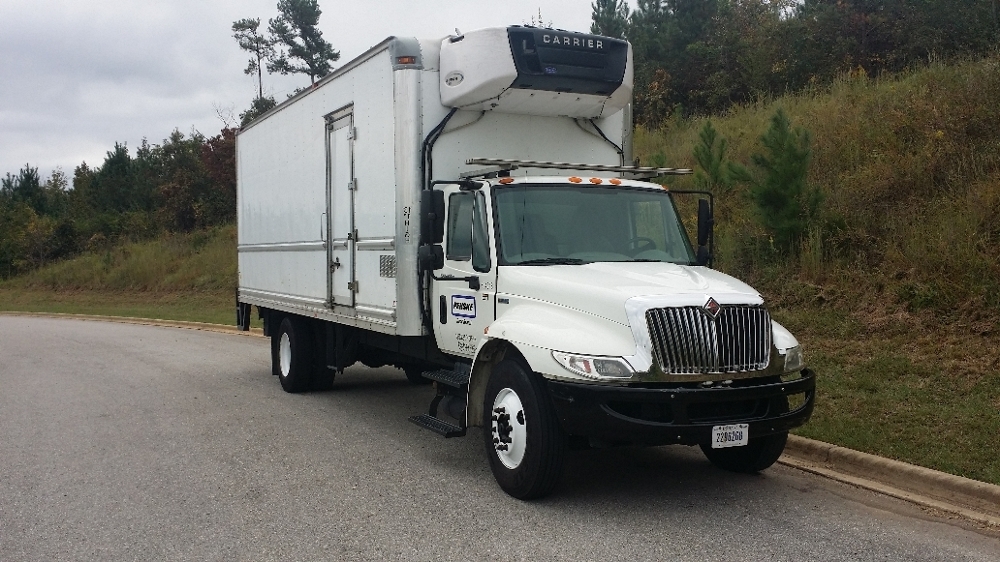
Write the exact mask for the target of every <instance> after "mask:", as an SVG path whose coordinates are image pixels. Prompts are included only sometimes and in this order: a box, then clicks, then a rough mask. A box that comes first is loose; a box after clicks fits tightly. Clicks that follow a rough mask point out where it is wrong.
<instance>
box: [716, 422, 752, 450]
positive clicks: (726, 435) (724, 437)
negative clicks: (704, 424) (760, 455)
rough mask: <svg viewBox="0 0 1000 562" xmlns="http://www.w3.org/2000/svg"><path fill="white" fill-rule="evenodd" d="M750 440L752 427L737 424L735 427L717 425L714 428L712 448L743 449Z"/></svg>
mask: <svg viewBox="0 0 1000 562" xmlns="http://www.w3.org/2000/svg"><path fill="white" fill-rule="evenodd" d="M749 438H750V425H749V424H745V423H737V424H733V425H716V426H713V427H712V448H713V449H724V448H726V447H743V446H745V445H746V444H747V440H748V439H749Z"/></svg>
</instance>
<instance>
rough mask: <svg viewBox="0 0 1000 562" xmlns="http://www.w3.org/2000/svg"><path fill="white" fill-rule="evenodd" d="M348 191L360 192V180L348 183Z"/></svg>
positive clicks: (355, 179)
mask: <svg viewBox="0 0 1000 562" xmlns="http://www.w3.org/2000/svg"><path fill="white" fill-rule="evenodd" d="M347 189H348V190H349V191H357V190H358V178H354V179H353V180H351V181H350V182H348V183H347Z"/></svg>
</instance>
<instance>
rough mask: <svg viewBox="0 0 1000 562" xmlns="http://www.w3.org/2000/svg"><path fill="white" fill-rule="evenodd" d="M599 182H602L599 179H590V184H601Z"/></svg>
mask: <svg viewBox="0 0 1000 562" xmlns="http://www.w3.org/2000/svg"><path fill="white" fill-rule="evenodd" d="M601 181H603V180H601V178H590V183H593V184H598V183H601Z"/></svg>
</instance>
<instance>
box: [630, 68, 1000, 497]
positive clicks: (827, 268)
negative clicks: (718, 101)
mask: <svg viewBox="0 0 1000 562" xmlns="http://www.w3.org/2000/svg"><path fill="white" fill-rule="evenodd" d="M998 99H1000V60H998V59H996V58H994V59H989V60H986V61H979V62H974V63H966V64H960V65H953V66H945V65H934V66H932V67H931V68H928V69H924V70H921V71H918V72H913V73H910V74H906V75H903V76H897V77H893V78H891V79H890V78H885V79H872V78H869V77H865V76H848V77H844V78H843V79H842V80H840V81H838V82H837V83H836V84H834V85H833V86H832V87H830V88H826V89H822V90H817V91H814V92H809V93H805V94H801V95H796V96H786V97H782V98H780V99H776V100H768V101H764V102H760V103H757V104H755V105H753V106H750V107H746V108H741V109H738V110H734V111H732V112H731V113H730V114H728V115H726V116H722V117H716V118H712V123H713V125H714V126H715V128H716V129H717V130H718V131H719V133H720V135H721V136H723V137H725V138H726V139H728V142H729V156H730V158H731V159H732V160H734V161H737V162H740V163H743V164H745V165H749V164H750V155H751V154H752V153H754V152H762V148H761V147H760V146H759V143H758V139H759V137H760V135H761V134H762V133H763V132H764V131H765V130H766V129H767V127H768V120H769V118H770V117H771V116H772V115H773V114H774V112H775V110H776V109H777V108H778V107H781V108H784V110H785V111H786V112H787V114H788V115H789V116H790V117H791V119H792V121H793V125H794V126H799V127H804V128H805V129H807V130H808V131H810V132H811V133H812V138H813V142H812V147H813V158H812V165H811V167H810V178H809V179H810V182H811V183H812V184H813V185H818V186H819V187H821V188H822V190H823V193H824V195H825V202H824V205H823V208H822V213H821V217H820V219H819V220H818V221H817V224H815V226H814V229H813V231H812V232H811V233H810V235H809V236H808V237H807V240H806V241H805V242H804V244H803V246H802V250H801V255H800V256H799V257H798V258H779V257H777V256H775V255H774V252H773V250H772V249H771V248H770V246H769V241H768V238H767V236H766V235H764V234H763V233H762V232H760V230H759V228H758V227H757V226H755V221H754V216H753V211H752V208H751V204H750V202H749V199H748V198H747V197H746V187H745V186H739V185H737V186H734V187H733V188H732V190H731V191H730V192H728V193H720V194H717V195H718V198H717V205H718V212H717V222H718V227H717V236H718V237H717V243H718V246H717V256H718V261H717V262H716V266H717V268H719V269H721V270H723V271H726V272H728V273H731V274H733V275H735V276H737V277H740V278H742V279H745V280H747V281H748V282H750V283H751V284H752V285H754V286H755V287H757V288H758V289H759V290H761V292H762V293H763V294H764V295H765V299H766V300H767V301H768V302H769V303H770V307H771V310H772V313H773V315H774V316H775V318H776V319H777V320H778V321H780V322H782V323H784V324H785V325H786V326H787V327H788V328H789V329H791V330H792V331H793V333H795V334H796V336H797V337H798V338H799V339H800V341H801V342H802V343H803V345H804V347H805V350H806V356H807V359H808V360H809V362H810V364H811V365H812V366H813V367H814V368H815V369H816V371H817V372H818V373H819V375H820V379H819V393H818V402H817V408H816V412H815V414H814V417H813V420H812V421H811V422H810V423H809V424H808V425H806V426H805V427H803V428H801V429H800V430H799V431H798V433H800V434H802V435H805V436H808V437H813V438H816V439H821V440H824V441H829V442H832V443H837V444H841V445H844V446H847V447H851V448H854V449H859V450H862V451H867V452H871V453H876V454H879V455H883V456H887V457H891V458H895V459H900V460H904V461H908V462H912V463H916V464H920V465H923V466H928V467H932V468H936V469H939V470H943V471H946V472H951V473H954V474H960V475H963V476H968V477H971V478H976V479H979V480H983V481H988V482H993V483H997V484H1000V457H998V455H997V454H996V452H997V447H998V441H997V435H1000V103H997V100H998ZM703 126H704V120H703V119H692V120H680V121H676V122H674V123H671V124H669V125H668V126H667V127H665V128H664V129H663V130H660V131H653V132H647V131H638V132H637V136H636V152H637V154H638V155H639V156H640V157H642V159H643V161H644V162H649V161H650V160H652V159H654V155H657V154H661V155H662V156H664V157H665V161H666V162H667V163H668V164H669V165H671V166H688V167H692V166H694V164H695V162H694V159H693V156H692V147H693V146H694V145H695V144H696V143H697V142H698V132H699V130H700V129H701V128H702V127H703ZM671 185H673V186H675V187H676V188H678V189H680V188H685V187H692V186H693V182H691V180H690V179H688V178H685V179H682V180H679V181H672V182H671Z"/></svg>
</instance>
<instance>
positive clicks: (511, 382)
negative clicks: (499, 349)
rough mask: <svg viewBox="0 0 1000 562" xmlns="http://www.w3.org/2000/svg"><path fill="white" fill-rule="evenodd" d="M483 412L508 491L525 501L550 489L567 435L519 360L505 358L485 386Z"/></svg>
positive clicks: (490, 451)
mask: <svg viewBox="0 0 1000 562" xmlns="http://www.w3.org/2000/svg"><path fill="white" fill-rule="evenodd" d="M483 414H484V417H483V437H484V440H485V444H486V455H487V456H488V457H489V461H490V469H491V470H492V471H493V476H494V478H496V481H497V483H498V484H500V487H501V488H502V489H503V491H505V492H507V493H508V494H510V495H511V496H513V497H515V498H519V499H522V500H529V499H533V498H539V497H542V496H544V495H546V494H548V493H549V492H551V491H552V489H553V488H554V487H555V485H556V484H557V483H558V481H559V477H560V475H561V473H562V466H563V461H564V459H565V456H566V437H565V435H564V434H563V432H562V428H561V427H559V422H558V420H556V416H555V413H554V412H553V409H552V406H551V405H550V404H549V398H548V395H547V394H546V392H545V388H544V386H543V383H542V381H541V380H539V379H538V378H537V377H536V376H534V375H533V374H531V373H530V372H529V371H528V370H527V369H525V368H524V367H523V366H522V365H521V364H520V363H518V362H516V361H513V360H510V359H507V360H504V361H502V362H500V364H498V365H497V366H496V367H494V368H493V372H492V374H491V375H490V380H489V382H488V383H487V385H486V397H485V400H484V404H483Z"/></svg>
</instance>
